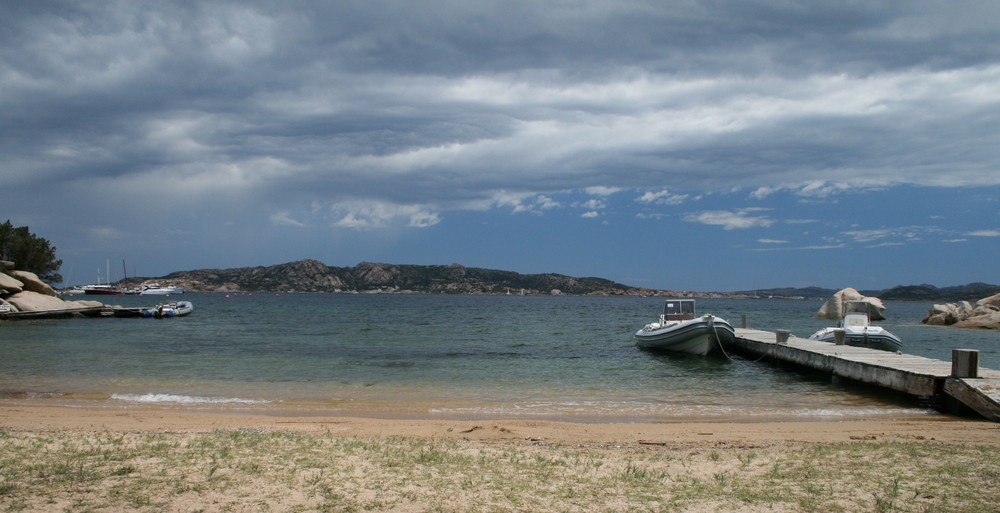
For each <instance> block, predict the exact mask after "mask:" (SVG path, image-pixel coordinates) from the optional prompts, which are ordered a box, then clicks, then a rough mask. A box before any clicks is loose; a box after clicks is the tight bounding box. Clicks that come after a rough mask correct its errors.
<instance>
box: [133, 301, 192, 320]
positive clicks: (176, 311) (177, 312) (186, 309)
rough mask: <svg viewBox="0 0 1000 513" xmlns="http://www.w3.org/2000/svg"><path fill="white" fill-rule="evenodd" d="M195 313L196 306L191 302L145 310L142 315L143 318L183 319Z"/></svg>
mask: <svg viewBox="0 0 1000 513" xmlns="http://www.w3.org/2000/svg"><path fill="white" fill-rule="evenodd" d="M193 311H194V305H193V304H192V303H191V302H190V301H174V302H172V303H163V304H160V305H156V307H154V308H145V309H143V310H142V312H141V315H142V316H143V317H153V318H155V319H163V318H167V317H183V316H185V315H188V314H190V313H191V312H193Z"/></svg>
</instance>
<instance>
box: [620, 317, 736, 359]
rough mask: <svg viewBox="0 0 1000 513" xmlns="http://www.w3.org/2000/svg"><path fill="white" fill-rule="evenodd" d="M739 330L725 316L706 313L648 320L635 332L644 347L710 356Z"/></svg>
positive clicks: (637, 341)
mask: <svg viewBox="0 0 1000 513" xmlns="http://www.w3.org/2000/svg"><path fill="white" fill-rule="evenodd" d="M735 336H736V330H734V329H733V327H732V325H730V324H729V323H728V322H726V320H725V319H721V318H719V317H715V316H713V315H704V316H701V317H698V318H695V319H691V320H688V321H675V322H667V323H665V324H662V323H653V324H648V325H646V326H645V327H644V328H642V329H641V330H639V331H637V332H636V333H635V343H636V345H637V346H639V347H641V348H643V349H656V350H663V351H672V352H675V353H685V354H693V355H698V356H706V355H708V354H710V353H711V352H712V351H714V350H715V349H717V348H718V347H719V343H720V339H721V342H731V341H732V340H733V338H734V337H735Z"/></svg>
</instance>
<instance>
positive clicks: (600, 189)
mask: <svg viewBox="0 0 1000 513" xmlns="http://www.w3.org/2000/svg"><path fill="white" fill-rule="evenodd" d="M621 190H622V188H621V187H605V186H603V185H599V186H594V187H587V188H586V189H584V191H586V193H587V194H590V195H592V196H611V195H612V194H615V193H617V192H620V191H621Z"/></svg>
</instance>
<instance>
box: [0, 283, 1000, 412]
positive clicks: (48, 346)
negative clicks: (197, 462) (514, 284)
mask: <svg viewBox="0 0 1000 513" xmlns="http://www.w3.org/2000/svg"><path fill="white" fill-rule="evenodd" d="M171 299H184V300H188V301H192V302H193V303H194V305H195V312H194V313H193V314H191V315H190V316H188V317H184V318H176V319H166V320H156V319H72V320H35V321H18V322H5V323H0V348H2V351H3V358H2V359H0V397H8V398H25V397H27V398H33V399H38V400H41V401H59V402H70V403H74V404H84V405H88V406H97V407H116V408H117V407H128V406H129V405H134V404H150V403H155V404H163V405H167V406H175V407H178V408H213V409H230V410H234V411H236V410H254V411H256V410H260V409H264V410H283V409H292V410H296V411H298V412H300V413H303V414H316V415H336V414H371V413H376V414H385V415H394V416H415V417H442V418H456V417H461V418H467V417H468V418H477V417H487V416H488V417H516V418H555V419H571V420H577V421H586V422H610V421H615V422H621V421H625V422H629V421H654V422H669V421H673V420H691V419H693V418H694V419H697V418H702V419H733V420H751V421H752V420H763V419H765V418H767V419H771V418H775V417H778V418H797V419H803V420H815V419H826V418H835V419H851V418H858V417H873V416H874V417H882V418H909V417H913V416H927V415H934V413H933V411H932V410H928V409H927V408H925V407H924V405H922V404H921V403H920V402H919V401H918V400H917V399H913V398H910V397H909V396H905V395H897V394H893V393H886V392H882V391H876V390H873V389H870V388H866V387H863V386H859V385H855V384H850V383H843V382H835V381H834V382H831V380H830V379H829V378H828V377H824V376H820V375H815V374H810V373H804V372H797V371H793V370H789V369H786V368H780V367H777V366H775V365H772V364H769V363H767V362H757V361H748V360H743V359H740V358H735V359H728V358H726V357H718V358H698V357H684V356H672V355H664V354H656V353H650V352H646V351H643V350H640V349H638V348H636V347H635V345H634V341H633V339H632V334H633V333H634V332H635V331H636V330H637V329H639V328H640V327H642V326H643V325H644V324H645V323H647V322H652V321H653V320H655V319H656V318H657V316H658V314H659V311H660V309H661V305H662V302H663V300H662V299H658V298H587V297H548V296H545V297H542V296H431V295H387V294H386V295H383V294H273V293H271V294H267V293H256V294H232V295H229V296H227V295H226V294H185V295H183V296H174V297H173V298H171ZM161 300H162V299H161ZM105 301H106V302H110V303H113V304H121V305H123V306H140V305H141V306H152V305H154V304H155V303H157V302H158V299H157V298H150V297H135V296H118V297H113V298H110V299H105ZM821 305H822V302H820V301H792V300H778V299H774V300H768V299H760V300H749V299H748V300H724V299H715V300H710V299H699V300H698V309H699V313H714V314H716V315H719V316H721V317H723V318H725V319H727V320H729V321H730V322H731V323H732V324H733V325H734V326H739V323H740V316H741V314H746V315H747V317H748V324H749V327H751V328H756V329H764V330H771V331H773V330H776V329H781V328H784V329H790V330H791V331H792V333H793V334H795V335H797V336H801V337H807V336H809V335H810V334H811V333H813V332H814V331H816V330H818V329H820V328H822V327H824V326H826V325H828V324H829V323H830V321H824V320H821V319H816V318H815V317H814V316H815V313H816V311H817V310H818V309H819V307H820V306H821ZM930 306H931V305H930V304H929V303H888V304H887V308H888V309H887V311H886V315H887V317H888V320H886V321H883V322H881V323H880V324H881V325H883V326H885V327H886V328H888V329H889V330H890V331H892V332H893V333H895V334H896V335H898V336H900V338H902V339H903V343H904V350H905V351H906V352H908V353H912V354H918V355H922V356H928V357H932V358H939V359H943V360H950V355H951V350H952V348H973V349H979V350H980V351H981V354H980V363H981V365H982V366H984V367H990V368H1000V333H997V332H983V331H970V330H955V329H948V328H940V327H929V326H923V325H921V324H920V320H921V318H922V317H923V315H924V314H925V313H926V312H927V310H928V309H929V308H930Z"/></svg>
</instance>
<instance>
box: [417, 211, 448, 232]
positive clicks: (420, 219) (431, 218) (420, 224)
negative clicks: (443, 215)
mask: <svg viewBox="0 0 1000 513" xmlns="http://www.w3.org/2000/svg"><path fill="white" fill-rule="evenodd" d="M439 222H441V219H440V218H439V217H438V215H437V214H436V213H434V212H424V211H420V212H416V213H414V214H411V215H410V226H412V227H414V228H427V227H429V226H434V225H436V224H438V223H439Z"/></svg>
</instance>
